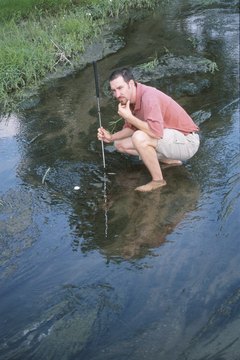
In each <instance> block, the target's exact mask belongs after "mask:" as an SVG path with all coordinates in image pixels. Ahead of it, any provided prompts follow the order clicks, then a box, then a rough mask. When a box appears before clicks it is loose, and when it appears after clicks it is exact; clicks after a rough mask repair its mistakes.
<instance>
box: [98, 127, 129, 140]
mask: <svg viewBox="0 0 240 360" xmlns="http://www.w3.org/2000/svg"><path fill="white" fill-rule="evenodd" d="M133 133H134V130H132V129H130V128H128V127H126V128H123V129H122V130H120V131H117V132H115V133H114V134H110V132H109V131H107V130H105V129H104V128H103V127H101V128H99V129H98V140H102V141H104V142H106V143H110V142H113V141H115V140H121V139H125V138H128V137H130V136H132V134H133Z"/></svg>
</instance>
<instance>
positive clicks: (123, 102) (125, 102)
mask: <svg viewBox="0 0 240 360" xmlns="http://www.w3.org/2000/svg"><path fill="white" fill-rule="evenodd" d="M119 102H120V104H121V105H126V104H127V99H119Z"/></svg>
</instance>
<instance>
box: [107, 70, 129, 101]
mask: <svg viewBox="0 0 240 360" xmlns="http://www.w3.org/2000/svg"><path fill="white" fill-rule="evenodd" d="M110 87H111V90H112V93H113V96H114V97H115V98H116V99H117V100H118V101H119V102H120V103H121V104H122V105H125V104H126V103H127V101H128V100H130V102H133V87H135V84H134V81H133V80H130V81H129V82H128V83H127V82H126V81H124V79H123V77H122V76H119V77H117V78H116V79H114V80H112V81H110Z"/></svg>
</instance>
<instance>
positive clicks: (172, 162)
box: [160, 159, 182, 166]
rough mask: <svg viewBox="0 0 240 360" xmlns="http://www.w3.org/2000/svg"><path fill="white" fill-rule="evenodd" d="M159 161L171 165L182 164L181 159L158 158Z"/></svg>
mask: <svg viewBox="0 0 240 360" xmlns="http://www.w3.org/2000/svg"><path fill="white" fill-rule="evenodd" d="M160 162H161V163H163V164H165V165H171V166H179V165H182V161H181V160H172V159H165V160H160Z"/></svg>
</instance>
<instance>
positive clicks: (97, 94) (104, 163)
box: [93, 61, 106, 169]
mask: <svg viewBox="0 0 240 360" xmlns="http://www.w3.org/2000/svg"><path fill="white" fill-rule="evenodd" d="M93 69H94V78H95V88H96V97H97V111H98V121H99V126H100V127H102V119H101V109H100V99H99V83H98V71H97V63H96V61H93ZM101 145H102V159H103V168H104V169H105V168H106V161H105V153H104V145H103V140H101Z"/></svg>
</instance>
